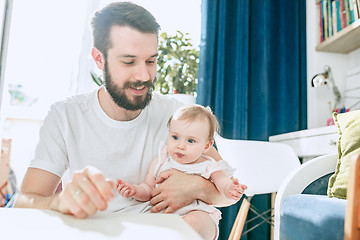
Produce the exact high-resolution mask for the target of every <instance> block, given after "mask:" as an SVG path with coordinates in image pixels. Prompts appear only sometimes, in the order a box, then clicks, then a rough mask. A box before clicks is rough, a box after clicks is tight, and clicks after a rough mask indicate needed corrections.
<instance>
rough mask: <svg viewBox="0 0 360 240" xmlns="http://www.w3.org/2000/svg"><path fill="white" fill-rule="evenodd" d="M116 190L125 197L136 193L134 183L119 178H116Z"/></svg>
mask: <svg viewBox="0 0 360 240" xmlns="http://www.w3.org/2000/svg"><path fill="white" fill-rule="evenodd" d="M116 190H117V191H118V192H119V193H120V194H121V196H123V197H125V198H129V197H132V196H134V195H135V193H136V189H135V187H134V185H132V184H130V183H128V182H125V181H123V180H120V179H116Z"/></svg>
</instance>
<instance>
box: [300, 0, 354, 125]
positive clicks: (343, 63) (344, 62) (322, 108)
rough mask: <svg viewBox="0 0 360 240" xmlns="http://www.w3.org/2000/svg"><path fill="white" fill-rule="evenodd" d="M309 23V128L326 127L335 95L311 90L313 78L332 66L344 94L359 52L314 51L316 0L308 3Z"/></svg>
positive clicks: (322, 89)
mask: <svg viewBox="0 0 360 240" xmlns="http://www.w3.org/2000/svg"><path fill="white" fill-rule="evenodd" d="M306 20H307V23H306V34H307V39H306V44H307V82H308V99H307V100H308V128H317V127H323V126H326V120H327V119H328V118H330V117H331V116H332V115H331V114H332V111H331V108H330V107H329V101H330V102H331V105H333V104H334V95H333V93H332V90H331V89H330V88H313V87H311V82H310V81H311V79H312V77H313V76H314V75H315V74H317V73H320V72H323V69H324V65H329V66H330V67H331V70H332V74H333V77H334V81H335V83H336V85H337V86H338V88H339V90H340V92H342V93H343V90H344V83H345V77H346V73H347V71H348V70H349V69H351V68H353V67H356V66H359V65H360V61H359V59H360V49H357V50H355V51H353V52H351V53H349V54H338V53H326V52H317V51H315V47H316V45H317V44H318V42H319V30H318V28H319V27H318V25H319V20H318V9H317V6H316V3H315V0H306ZM342 95H343V94H342Z"/></svg>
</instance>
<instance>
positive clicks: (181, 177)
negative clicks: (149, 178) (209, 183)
mask: <svg viewBox="0 0 360 240" xmlns="http://www.w3.org/2000/svg"><path fill="white" fill-rule="evenodd" d="M199 181H206V180H205V179H204V178H202V177H200V176H196V175H189V174H186V173H183V172H180V171H178V170H175V169H170V170H167V171H164V172H162V173H160V175H159V177H158V179H157V180H156V183H157V184H160V185H159V186H158V187H156V188H155V189H154V190H153V191H152V199H151V200H150V203H151V204H152V205H153V207H152V208H151V211H152V212H155V213H156V212H161V211H162V210H164V213H172V212H174V211H176V210H178V209H179V208H182V207H184V206H187V205H189V204H190V203H191V202H193V201H194V200H195V199H196V196H197V192H198V191H200V190H201V189H199V187H198V186H199V184H197V183H198V182H199Z"/></svg>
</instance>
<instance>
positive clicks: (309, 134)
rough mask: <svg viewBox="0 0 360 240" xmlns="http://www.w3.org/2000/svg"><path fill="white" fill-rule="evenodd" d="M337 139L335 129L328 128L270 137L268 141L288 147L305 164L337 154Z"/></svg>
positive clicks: (334, 127) (332, 127) (337, 135)
mask: <svg viewBox="0 0 360 240" xmlns="http://www.w3.org/2000/svg"><path fill="white" fill-rule="evenodd" d="M338 138H339V134H338V131H337V127H336V126H328V127H321V128H313V129H306V130H301V131H296V132H290V133H284V134H279V135H274V136H270V137H269V141H270V142H280V143H285V144H287V145H289V146H290V147H292V148H293V149H294V151H295V153H296V155H297V156H299V157H300V158H302V159H303V161H304V162H305V161H307V160H309V159H312V158H314V157H318V156H322V155H326V154H332V153H337V146H336V144H337V141H338Z"/></svg>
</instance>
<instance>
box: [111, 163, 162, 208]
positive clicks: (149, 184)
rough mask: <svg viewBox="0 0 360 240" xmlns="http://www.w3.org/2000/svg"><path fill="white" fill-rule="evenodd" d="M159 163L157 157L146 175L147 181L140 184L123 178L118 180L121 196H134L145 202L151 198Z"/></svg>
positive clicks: (117, 186) (117, 184) (118, 189)
mask: <svg viewBox="0 0 360 240" xmlns="http://www.w3.org/2000/svg"><path fill="white" fill-rule="evenodd" d="M156 164H157V158H155V159H154V160H153V161H152V163H151V165H150V168H149V171H148V173H147V175H146V178H145V182H143V183H140V184H131V183H128V182H126V181H123V180H121V179H117V180H116V182H117V183H116V189H117V191H118V192H119V193H120V194H121V196H123V197H126V198H129V197H133V198H134V199H136V200H138V201H141V202H145V201H149V200H150V199H151V191H152V190H153V189H154V187H155V177H154V170H155V167H156Z"/></svg>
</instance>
